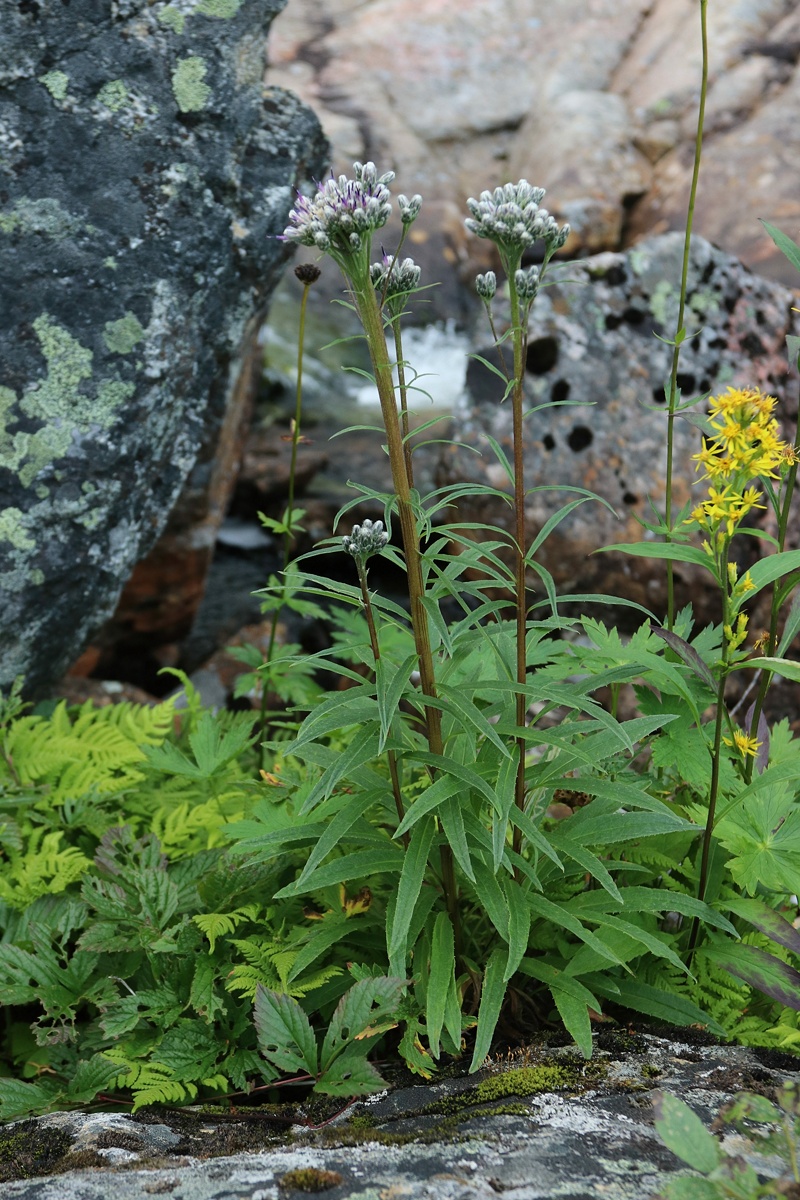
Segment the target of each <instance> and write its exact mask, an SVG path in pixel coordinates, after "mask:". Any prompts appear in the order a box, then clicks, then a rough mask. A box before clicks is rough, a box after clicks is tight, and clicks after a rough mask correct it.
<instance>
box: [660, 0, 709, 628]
mask: <svg viewBox="0 0 800 1200" xmlns="http://www.w3.org/2000/svg"><path fill="white" fill-rule="evenodd" d="M707 8H708V0H700V36H701V43H702V52H703V68H702V79H701V82H700V107H699V109H698V113H697V135H696V137H695V143H694V167H693V169H692V185H691V188H690V189H689V209H688V213H687V216H686V236H685V238H684V243H683V266H682V269H681V290H680V299H679V301H678V324H677V329H676V333H675V345H674V346H673V347H672V370H671V372H670V379H669V400H668V404H667V470H666V479H665V492H666V511H665V524H666V526H667V534H666V540H667V542H669V541H671V540H672V539H671V534H670V530H671V528H672V473H673V463H674V457H675V409H676V407H677V403H678V363H679V361H680V355H681V343H680V342H679V340H678V339H679V338H681V334H682V332H683V320H684V313H685V311H686V292H687V285H688V278H689V255H690V251H691V241H692V226H693V224H694V208H695V201H696V199H697V183H698V180H699V178H700V160H701V157H702V153H703V124H704V121H705V113H706V94H707V92H708V27H707V20H706V10H707ZM674 623H675V578H674V571H673V564H672V561H671V560H669V559H668V560H667V626H668V628H669V629H672V628H673V625H674Z"/></svg>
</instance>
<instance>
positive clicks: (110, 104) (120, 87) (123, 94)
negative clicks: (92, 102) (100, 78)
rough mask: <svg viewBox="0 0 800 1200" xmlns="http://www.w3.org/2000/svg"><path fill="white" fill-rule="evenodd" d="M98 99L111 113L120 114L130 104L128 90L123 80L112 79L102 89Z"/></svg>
mask: <svg viewBox="0 0 800 1200" xmlns="http://www.w3.org/2000/svg"><path fill="white" fill-rule="evenodd" d="M97 99H98V100H99V101H100V103H101V104H104V105H105V106H106V108H108V109H110V110H111V112H119V110H120V109H121V108H125V106H126V104H127V103H128V89H127V88H126V86H125V84H124V83H123V82H122V80H121V79H110V80H109V81H108V83H104V84H103V86H102V87H101V88H100V91H99V92H98V93H97Z"/></svg>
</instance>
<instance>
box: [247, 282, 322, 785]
mask: <svg viewBox="0 0 800 1200" xmlns="http://www.w3.org/2000/svg"><path fill="white" fill-rule="evenodd" d="M315 281H316V276H315V278H314V279H312V280H310V281H309V282H304V283H303V298H302V300H301V301H300V328H299V331H298V335H297V388H296V391H295V405H294V420H293V421H292V457H291V460H290V463H289V494H288V498H287V502H286V518H285V521H284V524H285V525H286V532H285V533H284V535H283V569H282V572H281V574H282V578H283V580H284V583H283V591H282V592H281V603H280V605H279V606H278V607H277V608H276V609H275V610H274V611H273V614H272V623H271V625H270V630H269V641H268V643H267V651H266V654H265V656H264V663H263V667H262V670H263V672H264V681H263V684H262V687H261V712H260V716H261V733H262V737H264V738H266V736H267V698H268V695H269V688H268V682H269V678H270V670H269V668H270V664H271V663H272V655H273V654H274V652H275V639H276V637H277V633H278V622H279V620H280V617H281V612H282V611H283V600H284V598H285V596H286V568H287V567H288V566H289V556H290V554H291V549H292V540H293V539H292V522H293V517H294V496H295V476H296V474H297V447H298V446H299V444H300V421H301V417H302V413H303V349H304V346H305V338H306V306H307V304H308V293H309V291H310V290H311V286H312V284H313V283H314V282H315ZM265 761H266V745H265V742H263V741H262V743H261V747H260V749H259V755H258V767H259V770H260V771H263V769H264V764H265Z"/></svg>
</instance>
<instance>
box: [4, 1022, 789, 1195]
mask: <svg viewBox="0 0 800 1200" xmlns="http://www.w3.org/2000/svg"><path fill="white" fill-rule="evenodd" d="M664 1032H665V1033H666V1032H667V1031H664ZM562 1043H563V1039H557V1038H552V1039H550V1040H549V1042H548V1040H547V1039H543V1040H542V1041H541V1042H540V1043H539V1044H537V1045H535V1046H532V1047H529V1048H528V1049H527V1050H525V1051H522V1052H519V1053H518V1054H515V1055H512V1056H509V1057H508V1058H507V1059H505V1060H503V1061H499V1062H496V1063H495V1064H493V1065H492V1066H489V1067H488V1068H486V1069H485V1070H484V1071H482V1072H481V1073H480V1074H479V1075H476V1076H471V1077H469V1078H464V1077H457V1076H452V1077H450V1078H442V1079H441V1080H440V1081H439V1082H434V1083H431V1084H413V1083H412V1084H409V1085H407V1086H405V1085H404V1086H395V1087H394V1088H393V1089H390V1090H388V1091H387V1092H384V1093H381V1094H380V1095H378V1096H376V1097H372V1098H371V1099H369V1100H366V1101H362V1102H356V1103H354V1104H352V1105H350V1106H348V1107H347V1108H346V1109H345V1110H344V1111H338V1112H337V1110H339V1109H340V1108H341V1106H340V1104H337V1103H333V1102H325V1103H321V1102H319V1101H316V1102H312V1103H310V1104H309V1103H306V1104H305V1105H304V1104H300V1105H298V1106H295V1107H292V1106H291V1105H289V1104H281V1105H272V1106H269V1105H268V1106H264V1107H262V1108H245V1109H238V1110H234V1111H230V1110H228V1109H222V1108H220V1109H217V1108H214V1107H213V1106H205V1107H202V1108H194V1109H183V1110H174V1109H173V1110H156V1109H151V1110H146V1111H144V1112H142V1113H140V1114H138V1115H137V1116H135V1117H129V1116H125V1115H122V1114H120V1113H118V1112H116V1113H94V1114H91V1115H86V1114H82V1113H54V1114H52V1115H50V1116H47V1117H41V1118H38V1119H36V1120H29V1121H21V1122H16V1123H14V1124H12V1125H8V1126H6V1127H5V1128H4V1129H0V1181H4V1182H3V1193H2V1194H3V1198H4V1200H78V1198H80V1200H147V1198H148V1197H150V1196H153V1195H161V1194H164V1195H173V1196H179V1197H180V1198H181V1200H228V1198H229V1197H232V1196H237V1197H247V1198H248V1200H279V1198H283V1197H292V1196H300V1195H303V1194H307V1193H309V1192H321V1193H324V1195H325V1196H326V1197H329V1198H330V1200H388V1198H389V1197H392V1198H400V1197H402V1198H403V1200H424V1198H431V1197H435V1198H436V1200H490V1198H494V1197H496V1196H497V1195H498V1194H502V1193H509V1194H510V1195H512V1196H513V1197H514V1200H556V1198H558V1200H596V1198H597V1197H600V1196H602V1197H606V1198H609V1200H649V1198H650V1197H652V1196H654V1195H655V1194H657V1192H658V1191H659V1189H660V1188H661V1187H662V1185H663V1184H664V1183H665V1181H666V1180H667V1179H668V1178H669V1177H670V1176H671V1175H672V1174H673V1173H674V1172H675V1171H677V1170H681V1169H683V1168H682V1164H681V1163H680V1162H679V1161H678V1159H677V1158H676V1157H675V1156H674V1155H673V1154H672V1153H671V1152H670V1151H669V1150H667V1149H666V1147H665V1146H663V1145H662V1143H661V1142H660V1141H659V1139H658V1138H657V1136H656V1134H655V1131H654V1129H653V1114H652V1099H653V1094H654V1093H655V1092H656V1091H657V1090H659V1089H664V1090H665V1091H669V1092H672V1093H674V1094H675V1095H678V1096H680V1097H681V1098H682V1099H684V1100H685V1101H686V1102H687V1103H688V1104H690V1105H691V1107H692V1108H693V1109H694V1110H695V1112H697V1113H698V1115H699V1116H700V1117H701V1119H703V1120H704V1121H705V1122H706V1123H707V1124H710V1123H711V1121H712V1120H713V1118H714V1117H715V1116H716V1114H717V1113H718V1111H719V1109H720V1108H721V1107H722V1105H724V1104H725V1103H727V1101H728V1100H729V1099H731V1098H732V1097H733V1096H734V1095H736V1094H737V1093H738V1092H740V1091H755V1092H758V1093H761V1094H765V1095H768V1096H771V1095H773V1093H774V1089H775V1087H776V1086H778V1085H779V1084H781V1083H783V1082H785V1081H786V1080H788V1079H797V1069H796V1068H798V1069H800V1058H792V1057H790V1056H788V1055H783V1054H776V1053H774V1052H771V1051H760V1050H749V1049H743V1048H741V1047H720V1046H718V1045H716V1044H713V1043H712V1041H711V1039H709V1038H707V1037H706V1036H705V1035H703V1034H701V1033H699V1032H697V1031H694V1030H685V1031H680V1032H679V1033H676V1034H674V1035H670V1036H669V1037H667V1036H663V1037H662V1036H656V1035H655V1034H652V1033H646V1034H640V1033H633V1032H631V1031H627V1030H626V1031H621V1030H620V1031H616V1032H615V1031H611V1032H603V1033H601V1034H598V1035H597V1037H596V1048H595V1055H594V1057H593V1058H592V1059H591V1060H590V1061H589V1062H586V1061H585V1060H584V1059H582V1058H581V1057H580V1056H579V1054H578V1052H577V1050H576V1049H575V1047H573V1046H570V1045H563V1044H562ZM758 1141H759V1135H758V1132H757V1131H754V1133H753V1137H752V1140H749V1139H747V1138H746V1137H744V1136H741V1137H739V1136H737V1139H736V1147H735V1152H736V1153H737V1154H743V1155H745V1157H751V1155H752V1154H753V1153H754V1152H755V1151H756V1150H757V1144H758ZM753 1162H754V1163H756V1162H758V1167H757V1169H759V1170H762V1169H763V1170H764V1173H765V1176H766V1175H769V1174H770V1172H772V1174H773V1175H777V1174H778V1173H779V1171H780V1167H779V1165H777V1164H775V1163H774V1162H773V1160H766V1167H765V1160H764V1159H763V1158H762V1159H760V1160H756V1159H753Z"/></svg>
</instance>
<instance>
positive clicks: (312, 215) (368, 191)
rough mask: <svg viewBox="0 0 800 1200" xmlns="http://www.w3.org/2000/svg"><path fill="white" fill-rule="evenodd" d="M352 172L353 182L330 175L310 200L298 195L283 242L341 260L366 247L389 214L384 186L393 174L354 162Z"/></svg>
mask: <svg viewBox="0 0 800 1200" xmlns="http://www.w3.org/2000/svg"><path fill="white" fill-rule="evenodd" d="M353 172H354V174H355V179H348V178H347V176H346V175H340V176H339V178H338V179H334V178H333V176H331V178H330V179H328V180H326V181H325V183H322V184H320V185H319V187H318V189H317V193H316V195H315V196H312V197H311V198H310V199H309V198H308V197H306V196H303V195H298V198H297V203H296V204H295V206H294V208H293V209H292V211H291V212H290V213H289V225H287V227H286V229H285V230H284V232H283V240H284V241H293V242H299V243H300V244H301V245H303V246H316V247H317V249H319V250H323V251H327V252H329V253H330V254H332V255H333V257H334V258H337V257H341V258H345V259H346V258H349V257H351V256H352V255H353V254H357V253H358V252H359V251H360V250H361V249H362V248H363V247H364V246H365V245H368V244H369V239H370V236H371V234H372V232H373V231H374V230H376V229H380V228H381V226H382V225H385V224H386V222H387V221H388V219H389V216H390V214H391V211H392V205H391V193H390V191H389V188H388V184H390V183H391V182H392V180H393V179H394V172H393V171H387V172H386V173H385V174H384V175H378V171H377V168H376V166H375V164H374V163H371V162H368V163H360V162H357V163H354V164H353Z"/></svg>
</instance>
